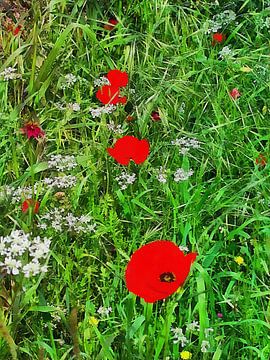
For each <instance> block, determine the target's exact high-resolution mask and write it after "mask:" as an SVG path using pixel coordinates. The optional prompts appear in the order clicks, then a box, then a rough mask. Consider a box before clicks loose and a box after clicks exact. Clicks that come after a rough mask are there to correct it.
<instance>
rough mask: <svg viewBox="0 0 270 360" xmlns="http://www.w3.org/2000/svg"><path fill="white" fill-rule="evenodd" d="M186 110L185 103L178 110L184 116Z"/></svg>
mask: <svg viewBox="0 0 270 360" xmlns="http://www.w3.org/2000/svg"><path fill="white" fill-rule="evenodd" d="M185 108H186V104H185V103H184V102H182V103H181V105H180V107H179V109H178V111H179V113H180V114H184V112H185Z"/></svg>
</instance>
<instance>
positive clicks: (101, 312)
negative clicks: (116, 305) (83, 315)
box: [97, 306, 112, 316]
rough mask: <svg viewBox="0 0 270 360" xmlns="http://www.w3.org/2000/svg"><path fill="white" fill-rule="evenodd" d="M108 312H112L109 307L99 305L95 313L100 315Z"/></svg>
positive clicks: (105, 314)
mask: <svg viewBox="0 0 270 360" xmlns="http://www.w3.org/2000/svg"><path fill="white" fill-rule="evenodd" d="M110 312H112V308H111V307H108V308H106V307H104V306H100V307H99V308H98V310H97V313H98V314H100V315H101V316H108V315H109V313H110Z"/></svg>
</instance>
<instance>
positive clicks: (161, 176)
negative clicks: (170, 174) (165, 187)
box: [157, 166, 167, 184]
mask: <svg viewBox="0 0 270 360" xmlns="http://www.w3.org/2000/svg"><path fill="white" fill-rule="evenodd" d="M166 171H167V170H166V169H165V167H164V166H161V167H160V168H159V172H158V174H157V179H158V181H159V182H161V183H163V184H165V183H166V182H167V174H166Z"/></svg>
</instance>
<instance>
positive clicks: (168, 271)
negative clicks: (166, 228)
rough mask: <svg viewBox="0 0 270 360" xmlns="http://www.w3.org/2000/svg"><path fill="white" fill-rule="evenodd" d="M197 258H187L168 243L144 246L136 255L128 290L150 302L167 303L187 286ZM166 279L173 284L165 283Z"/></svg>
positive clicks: (130, 266)
mask: <svg viewBox="0 0 270 360" xmlns="http://www.w3.org/2000/svg"><path fill="white" fill-rule="evenodd" d="M196 256H197V254H195V253H190V254H188V255H186V256H185V255H184V253H183V252H182V251H181V250H180V249H179V247H178V246H177V245H175V244H174V243H173V242H171V241H167V240H157V241H154V242H151V243H149V244H147V245H144V246H142V247H141V248H139V249H138V250H136V251H135V252H134V253H133V255H132V256H131V259H130V261H129V263H128V265H127V268H126V273H125V277H126V284H127V288H128V290H129V291H131V292H133V293H134V294H136V295H138V296H140V297H142V298H143V299H144V300H145V301H146V302H155V301H157V300H161V299H164V298H166V297H168V296H169V295H171V294H173V293H174V292H175V291H176V290H177V289H178V288H179V286H181V285H182V284H183V283H184V281H185V279H186V277H187V276H188V273H189V271H190V266H191V263H192V262H193V261H194V260H195V258H196ZM166 276H167V277H168V279H170V280H168V279H167V280H164V279H166Z"/></svg>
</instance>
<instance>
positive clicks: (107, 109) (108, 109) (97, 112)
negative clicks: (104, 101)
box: [90, 104, 116, 118]
mask: <svg viewBox="0 0 270 360" xmlns="http://www.w3.org/2000/svg"><path fill="white" fill-rule="evenodd" d="M115 110H116V106H115V105H113V104H109V105H106V106H101V107H99V108H96V109H90V113H91V115H92V117H93V118H96V117H100V116H101V115H102V114H111V113H112V112H114V111H115Z"/></svg>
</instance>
